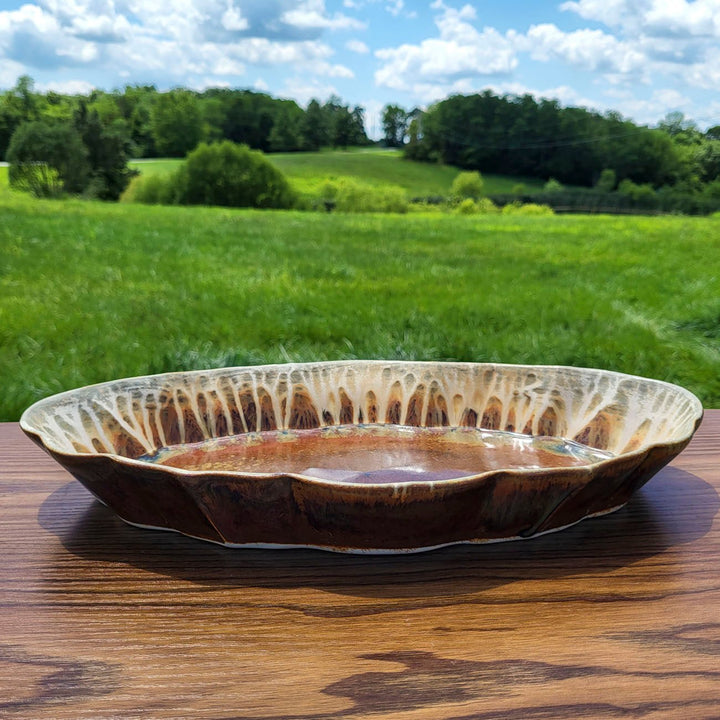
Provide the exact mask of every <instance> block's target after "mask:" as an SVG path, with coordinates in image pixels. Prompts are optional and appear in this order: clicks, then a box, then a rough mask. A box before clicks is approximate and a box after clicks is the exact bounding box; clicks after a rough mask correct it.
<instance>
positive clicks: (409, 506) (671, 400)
mask: <svg viewBox="0 0 720 720" xmlns="http://www.w3.org/2000/svg"><path fill="white" fill-rule="evenodd" d="M701 417H702V406H701V405H700V402H699V401H698V400H697V398H696V397H695V396H694V395H692V394H691V393H690V392H688V391H687V390H684V389H683V388H680V387H678V386H676V385H671V384H669V383H664V382H660V381H657V380H650V379H646V378H640V377H636V376H630V375H624V374H620V373H614V372H607V371H603V370H592V369H583V368H573V367H555V366H522V365H499V364H474V363H420V362H417V363H416V362H384V361H347V362H329V363H307V364H294V365H271V366H258V367H244V368H223V369H217V370H208V371H194V372H184V373H170V374H165V375H154V376H145V377H139V378H129V379H125V380H118V381H114V382H109V383H104V384H100V385H94V386H89V387H85V388H80V389H78V390H72V391H69V392H66V393H61V394H59V395H55V396H53V397H50V398H46V399H45V400H41V401H39V402H38V403H36V404H35V405H33V406H32V407H30V408H29V409H28V410H27V411H26V412H25V413H24V414H23V417H22V419H21V426H22V428H23V429H24V430H25V432H26V433H27V434H28V435H29V436H30V437H32V438H33V439H34V440H35V441H36V442H38V443H39V444H41V445H42V446H43V447H44V448H45V449H46V450H47V451H48V452H50V453H51V454H52V455H53V456H54V457H55V458H56V459H57V460H58V461H59V462H61V464H63V465H64V466H65V467H66V468H68V469H69V470H70V471H71V472H72V473H73V474H74V475H75V477H77V478H78V479H79V480H80V481H81V482H83V484H85V485H86V487H88V488H89V489H90V490H91V491H92V492H93V493H94V494H95V495H96V496H97V497H98V498H99V499H101V500H102V501H103V502H105V503H106V504H108V505H109V506H110V507H112V508H113V509H114V510H115V511H116V512H117V513H118V514H119V515H120V517H122V518H123V519H125V520H127V521H128V522H130V523H135V524H139V525H143V526H150V527H157V528H164V529H173V530H177V531H179V532H183V533H185V534H188V535H191V536H194V537H199V538H203V539H207V540H212V541H215V542H220V543H223V544H229V545H250V546H266V545H280V546H296V545H302V546H312V547H319V548H324V549H332V550H353V551H376V552H395V551H411V550H420V549H426V548H428V547H435V546H438V545H446V544H452V543H455V542H483V541H491V540H502V539H510V538H516V537H529V536H531V535H535V534H537V533H540V532H546V531H549V530H552V529H558V528H560V527H563V526H566V525H569V524H572V523H574V522H577V521H578V520H581V519H582V518H584V517H586V516H588V515H597V514H602V513H604V512H609V511H611V510H614V509H616V508H618V507H620V506H622V505H623V504H624V503H625V502H626V501H627V499H628V498H629V497H630V495H631V494H632V493H633V492H634V491H635V490H636V489H637V488H638V487H640V486H641V485H642V484H644V482H646V481H647V480H648V479H649V478H650V477H651V476H652V474H654V473H655V472H656V471H657V470H658V469H660V467H662V466H663V465H664V464H665V463H667V462H668V461H669V460H670V459H671V458H672V457H674V455H676V454H677V453H678V452H680V451H681V450H682V449H683V448H684V447H685V445H686V444H687V443H688V442H689V440H690V438H691V437H692V434H693V433H694V431H695V429H696V428H697V426H698V425H699V423H700V420H701ZM363 424H373V425H375V424H377V425H404V426H410V427H420V428H426V427H427V428H437V427H448V428H452V427H474V428H483V429H489V430H504V431H509V432H515V433H521V434H524V435H532V436H554V437H558V438H564V439H567V440H572V441H575V442H578V443H581V444H583V445H587V446H589V447H592V448H596V449H598V450H603V451H607V452H608V453H610V454H612V455H613V457H611V458H609V459H608V460H606V461H603V462H600V463H597V464H593V465H589V466H586V467H575V468H563V469H554V470H548V469H541V470H523V469H515V470H512V471H494V472H492V473H483V474H481V475H477V476H471V477H466V478H459V479H456V480H452V481H448V482H446V483H443V484H442V486H441V485H434V484H432V483H422V482H417V483H401V484H390V485H388V486H384V487H382V488H379V487H372V486H370V487H368V486H365V487H357V486H354V487H353V486H350V485H347V486H345V485H343V484H342V483H335V484H328V483H324V482H322V481H321V480H318V479H313V478H308V477H302V476H295V475H292V474H285V475H282V474H280V475H275V474H271V473H268V474H266V475H263V476H261V477H258V476H257V475H255V476H252V477H250V475H249V474H246V475H243V473H242V472H224V473H219V472H205V473H201V472H189V471H183V470H178V469H175V468H170V467H158V466H155V465H152V464H151V463H147V462H144V461H143V460H142V459H138V458H142V457H143V456H147V455H152V454H153V453H155V452H156V451H157V450H159V449H161V448H163V447H167V446H173V445H183V444H190V443H197V442H202V441H205V440H208V439H211V438H223V437H227V436H234V435H242V434H246V433H258V432H263V431H282V430H306V429H313V428H327V427H334V426H341V425H363Z"/></svg>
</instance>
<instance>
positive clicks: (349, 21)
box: [280, 0, 366, 30]
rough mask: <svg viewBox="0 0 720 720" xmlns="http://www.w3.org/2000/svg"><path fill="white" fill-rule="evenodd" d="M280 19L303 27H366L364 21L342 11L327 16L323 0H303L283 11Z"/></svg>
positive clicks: (343, 28)
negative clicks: (294, 6) (296, 5)
mask: <svg viewBox="0 0 720 720" xmlns="http://www.w3.org/2000/svg"><path fill="white" fill-rule="evenodd" d="M280 20H281V21H282V22H284V23H287V24H288V25H292V26H295V27H298V28H303V29H306V28H310V29H327V30H348V29H353V30H363V29H364V28H365V27H366V25H365V23H363V22H360V21H359V20H357V19H355V18H351V17H349V16H347V15H343V14H342V13H335V14H334V15H333V16H332V17H331V16H329V15H328V14H327V11H326V10H325V2H324V0H304V2H300V3H299V4H298V7H296V8H293V9H291V10H287V11H286V12H284V13H283V14H282V15H281V16H280Z"/></svg>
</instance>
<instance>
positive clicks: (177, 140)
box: [150, 89, 203, 157]
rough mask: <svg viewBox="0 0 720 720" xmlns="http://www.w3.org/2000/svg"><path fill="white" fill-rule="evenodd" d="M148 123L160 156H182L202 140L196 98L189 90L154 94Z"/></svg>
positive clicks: (200, 117)
mask: <svg viewBox="0 0 720 720" xmlns="http://www.w3.org/2000/svg"><path fill="white" fill-rule="evenodd" d="M150 123H151V126H152V135H153V140H154V142H155V149H156V150H157V152H158V153H159V154H160V155H161V156H167V157H184V156H185V155H186V154H187V153H188V152H189V151H190V150H192V149H193V148H194V147H196V146H197V144H198V143H199V142H200V139H201V138H202V133H203V118H202V114H201V113H200V107H199V104H198V100H197V97H196V96H195V94H194V93H192V92H190V91H189V90H179V89H176V90H170V92H166V93H161V94H160V95H158V97H157V99H156V100H155V104H154V106H153V108H152V112H151V114H150Z"/></svg>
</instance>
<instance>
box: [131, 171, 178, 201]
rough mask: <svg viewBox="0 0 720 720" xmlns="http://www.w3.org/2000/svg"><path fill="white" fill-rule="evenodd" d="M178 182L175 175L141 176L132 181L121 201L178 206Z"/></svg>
mask: <svg viewBox="0 0 720 720" xmlns="http://www.w3.org/2000/svg"><path fill="white" fill-rule="evenodd" d="M178 180H179V178H178V177H176V174H175V173H173V174H171V175H140V176H138V177H135V178H133V179H132V180H131V181H130V185H128V187H127V189H126V190H125V192H124V193H123V194H122V195H121V196H120V201H121V202H136V203H144V204H145V205H176V204H177V203H178V195H179V192H178Z"/></svg>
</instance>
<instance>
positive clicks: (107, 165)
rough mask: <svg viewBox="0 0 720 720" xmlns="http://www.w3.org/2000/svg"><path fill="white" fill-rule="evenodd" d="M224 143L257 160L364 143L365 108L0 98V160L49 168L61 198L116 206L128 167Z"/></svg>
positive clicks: (140, 94)
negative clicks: (76, 196)
mask: <svg viewBox="0 0 720 720" xmlns="http://www.w3.org/2000/svg"><path fill="white" fill-rule="evenodd" d="M224 140H229V141H231V142H234V143H237V144H244V145H247V146H248V147H250V148H253V149H256V150H262V151H264V152H293V151H299V150H319V149H320V148H321V147H334V148H346V147H350V146H361V145H367V144H369V143H370V140H369V139H368V137H367V134H366V132H365V111H364V109H363V108H362V107H361V106H355V107H351V106H349V105H348V104H346V103H344V102H343V101H342V100H341V99H340V98H339V97H337V96H331V97H330V98H329V99H328V100H327V101H325V102H324V103H321V102H320V101H318V100H316V99H313V100H311V101H310V103H309V104H308V105H307V107H306V108H302V107H300V106H299V105H298V104H297V103H296V102H295V101H293V100H281V99H277V98H273V97H271V96H270V95H267V94H265V93H260V92H254V91H251V90H232V89H225V88H210V89H208V90H205V91H204V92H195V91H192V90H188V89H185V88H175V89H173V90H170V91H167V92H160V91H158V90H157V88H155V87H154V86H152V85H142V86H139V85H134V86H130V85H128V86H126V87H125V88H124V89H123V90H114V91H112V92H104V91H102V90H95V91H93V92H91V93H90V94H89V95H66V94H60V93H56V92H48V93H39V92H36V91H35V90H34V84H33V81H32V79H31V78H30V77H28V76H23V77H21V78H19V80H18V81H17V83H16V85H15V87H13V88H11V89H10V90H8V91H6V92H3V93H0V159H1V160H8V161H11V166H12V164H13V163H12V160H16V161H17V160H21V161H25V162H26V164H27V163H28V162H29V161H32V160H33V159H34V160H36V161H40V160H42V161H52V162H53V163H54V168H55V170H58V171H59V175H61V176H63V178H64V181H63V182H62V183H61V184H62V186H63V187H64V189H65V190H66V191H68V192H82V193H84V194H86V195H89V196H92V197H98V198H102V199H116V198H117V197H119V195H120V193H121V192H122V191H123V189H124V188H125V187H126V186H127V183H128V180H129V177H130V176H131V173H130V172H129V171H128V169H127V161H128V160H129V159H131V158H143V157H185V156H186V155H187V153H188V152H190V151H191V150H193V149H194V148H195V147H197V146H198V145H199V144H200V143H203V142H205V143H213V142H220V141H224ZM40 155H44V157H40ZM33 156H37V157H33ZM71 166H72V167H71ZM11 170H12V168H11ZM20 184H22V182H20ZM30 189H32V188H30Z"/></svg>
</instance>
